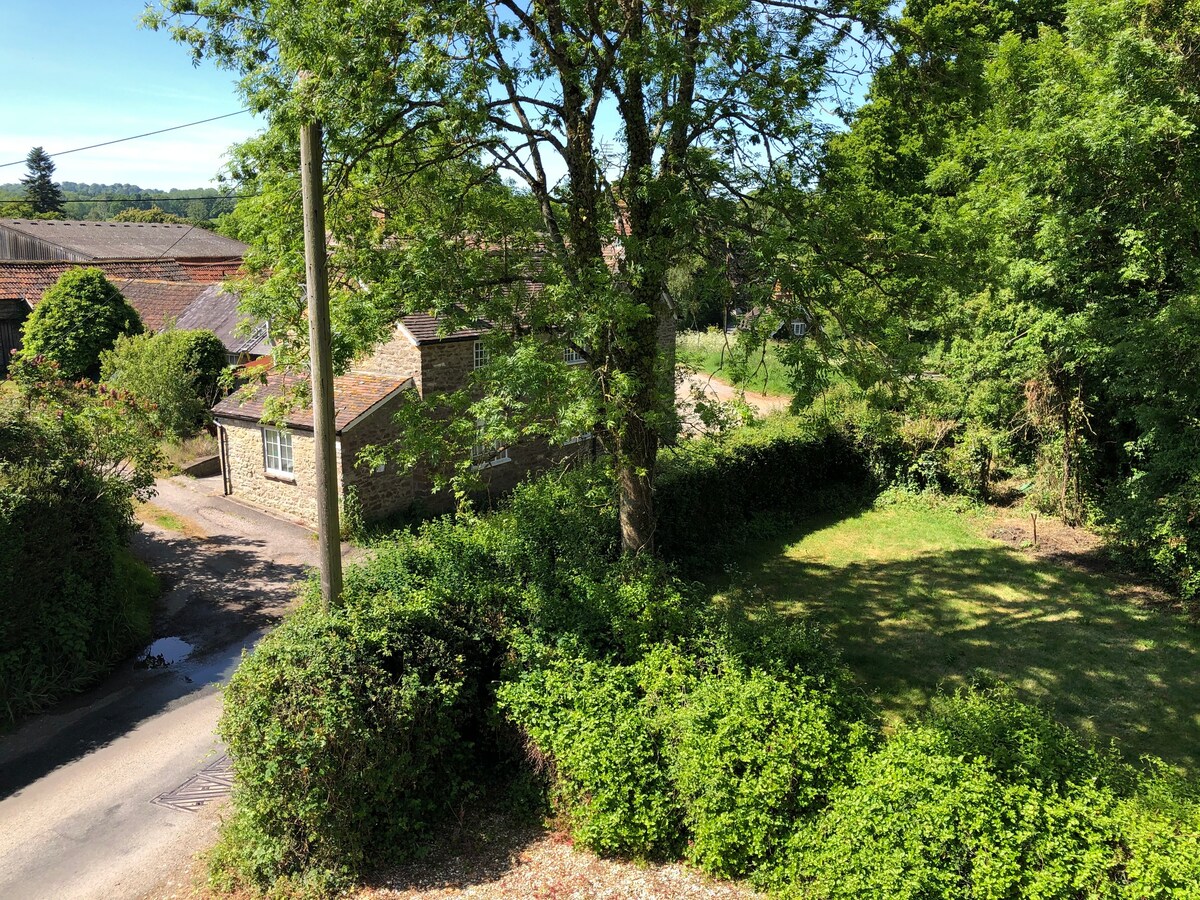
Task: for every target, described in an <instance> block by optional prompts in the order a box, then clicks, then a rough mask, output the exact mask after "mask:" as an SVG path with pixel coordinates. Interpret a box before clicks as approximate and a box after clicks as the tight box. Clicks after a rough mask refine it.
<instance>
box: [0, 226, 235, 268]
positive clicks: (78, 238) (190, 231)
mask: <svg viewBox="0 0 1200 900" xmlns="http://www.w3.org/2000/svg"><path fill="white" fill-rule="evenodd" d="M0 228H8V229H11V230H12V231H15V232H17V233H18V234H24V235H27V236H29V237H32V238H36V239H37V240H39V241H44V242H45V243H47V244H51V245H53V246H55V247H59V248H63V249H65V250H67V251H70V252H71V253H76V254H79V255H82V256H84V257H88V258H91V259H129V258H132V257H157V256H171V257H174V258H176V259H182V258H192V259H197V258H198V259H228V258H229V257H235V256H237V257H240V256H242V255H244V254H245V252H246V250H247V249H249V248H248V247H247V245H246V244H243V243H242V242H241V241H235V240H234V239H233V238H227V237H225V236H224V235H220V234H215V233H213V232H211V231H206V230H205V229H203V228H197V227H195V226H193V225H168V224H165V223H159V222H92V221H84V220H80V219H0Z"/></svg>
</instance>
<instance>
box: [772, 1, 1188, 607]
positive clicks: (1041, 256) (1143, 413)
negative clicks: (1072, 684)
mask: <svg viewBox="0 0 1200 900" xmlns="http://www.w3.org/2000/svg"><path fill="white" fill-rule="evenodd" d="M896 42H897V52H896V53H895V54H894V55H893V56H892V57H891V59H890V60H889V61H888V62H887V63H886V64H885V65H884V66H883V67H882V68H881V69H880V70H879V71H878V72H877V73H876V74H875V76H874V78H873V80H872V83H871V88H870V93H869V95H868V98H867V103H866V104H865V105H864V106H863V107H862V108H861V109H860V110H859V111H858V112H857V113H856V114H855V115H854V117H853V119H852V121H851V127H850V130H849V132H847V133H845V134H842V135H838V136H836V137H835V138H833V139H832V140H831V141H830V142H829V144H828V147H827V154H826V163H827V165H826V169H825V171H824V173H823V175H822V178H821V182H820V184H819V186H818V189H817V190H816V191H814V192H813V193H812V194H811V196H806V197H802V198H782V199H781V202H785V203H791V204H801V203H806V204H808V205H809V206H810V207H811V209H812V214H813V216H814V218H815V219H816V220H818V221H822V222H824V223H825V230H824V233H823V236H821V240H822V241H824V242H825V243H823V244H821V245H820V247H818V245H817V244H816V242H815V239H814V238H813V237H812V235H807V236H802V238H801V239H800V240H798V241H797V248H798V249H794V250H793V253H794V254H796V255H797V257H798V259H799V260H801V261H805V262H806V263H807V267H806V268H805V269H804V270H803V271H802V272H801V275H800V276H799V277H797V278H793V277H791V276H790V275H789V277H788V278H786V279H784V280H783V284H784V286H785V287H789V288H792V289H793V290H794V291H795V297H796V298H797V302H805V303H808V302H809V300H808V297H809V296H810V295H812V293H813V291H814V290H817V291H818V292H819V295H820V296H822V297H828V298H829V300H828V303H829V305H830V306H831V307H832V308H833V309H834V310H835V311H836V312H837V313H838V316H837V317H836V319H835V321H836V322H837V324H838V326H839V327H840V328H841V329H842V330H841V332H840V334H842V335H843V336H851V335H853V336H856V337H857V338H858V339H859V340H860V342H862V343H863V344H864V345H866V346H868V349H871V350H872V352H871V353H867V354H865V355H864V354H852V353H850V352H849V349H848V348H846V347H832V348H831V347H826V348H825V349H826V351H827V352H826V359H827V362H828V363H829V364H830V365H833V366H835V367H836V366H842V367H843V368H844V369H845V370H846V371H847V373H849V374H852V375H853V376H854V378H855V380H856V381H857V383H859V384H860V385H864V386H868V387H869V388H870V390H869V391H868V396H869V397H870V399H871V400H872V401H873V402H874V403H876V404H877V405H878V406H880V407H882V408H884V410H886V411H892V412H893V413H895V415H896V416H897V418H898V419H899V420H900V421H899V422H898V423H897V424H896V425H895V426H893V427H892V428H891V433H892V434H893V435H895V434H901V433H902V432H903V431H905V430H909V431H920V430H922V429H924V430H925V432H926V433H927V434H928V435H930V436H933V437H934V440H920V441H916V442H913V443H915V444H916V445H917V446H915V447H912V448H908V449H912V450H913V451H914V452H913V453H911V454H910V455H908V456H907V458H906V459H904V458H899V459H897V461H896V465H894V468H895V469H897V470H899V474H901V475H902V476H907V475H908V474H909V472H910V471H911V472H912V473H914V474H916V475H917V478H918V480H919V479H921V478H923V479H924V480H926V481H930V482H937V481H940V482H942V483H943V486H947V485H948V484H949V483H951V482H952V483H953V485H952V486H956V487H957V486H961V487H967V488H968V489H969V490H970V491H971V492H972V493H974V494H977V495H983V496H986V494H987V493H988V490H989V487H990V482H991V480H992V479H993V478H994V476H995V475H996V474H998V473H1000V472H1003V471H1008V472H1012V473H1015V474H1017V476H1018V477H1019V478H1020V481H1021V482H1024V483H1027V484H1028V493H1029V496H1030V499H1031V501H1032V502H1033V503H1034V504H1036V505H1037V506H1038V507H1040V508H1041V509H1043V510H1046V511H1051V512H1056V513H1058V514H1060V515H1061V516H1063V517H1064V518H1065V519H1067V520H1068V521H1081V520H1084V519H1091V520H1092V521H1094V522H1096V523H1098V524H1102V525H1105V526H1107V527H1109V529H1110V530H1111V533H1112V535H1113V537H1114V538H1115V541H1116V543H1117V544H1118V545H1119V546H1122V547H1124V548H1125V549H1126V550H1128V552H1129V555H1130V558H1131V559H1134V560H1136V561H1139V562H1141V563H1143V564H1148V565H1150V566H1153V567H1154V568H1155V569H1156V570H1157V571H1158V572H1159V573H1161V574H1162V575H1163V576H1164V577H1165V578H1166V579H1168V580H1169V581H1170V582H1172V583H1173V585H1174V586H1175V587H1176V588H1177V589H1179V590H1180V591H1181V592H1182V593H1183V595H1184V596H1185V597H1191V596H1193V595H1194V594H1195V592H1196V590H1197V581H1196V578H1197V575H1196V572H1197V571H1200V563H1198V560H1200V557H1198V556H1197V554H1196V551H1195V550H1194V548H1193V545H1194V544H1195V543H1196V538H1195V536H1194V523H1195V522H1196V521H1197V519H1196V516H1195V515H1194V512H1195V509H1196V503H1197V499H1196V497H1197V493H1196V483H1197V478H1198V472H1197V468H1196V460H1197V459H1200V455H1198V454H1197V453H1196V433H1195V428H1194V424H1193V423H1194V420H1195V417H1196V410H1195V408H1194V406H1195V402H1196V397H1197V396H1200V382H1198V381H1197V380H1196V372H1195V365H1194V356H1195V354H1194V353H1193V352H1192V348H1193V347H1194V345H1195V342H1196V339H1197V337H1198V336H1200V332H1198V331H1197V328H1196V321H1197V320H1196V315H1195V307H1196V302H1197V296H1198V293H1197V292H1198V283H1197V277H1198V273H1200V267H1198V266H1197V258H1198V254H1200V232H1198V226H1197V222H1198V221H1200V193H1198V192H1197V190H1196V187H1195V186H1196V184H1197V183H1200V129H1198V126H1200V93H1198V92H1197V90H1196V85H1197V83H1198V79H1197V70H1196V63H1195V60H1196V55H1197V50H1196V48H1197V47H1198V46H1200V14H1198V12H1197V7H1196V4H1195V3H1194V2H1184V3H1174V4H1162V3H1158V2H1151V0H1063V2H1058V0H1054V2H1039V3H1029V4H1026V3H1021V4H1016V3H1008V2H985V0H979V2H959V0H953V2H939V0H931V2H922V3H910V4H908V5H907V6H906V7H905V10H904V14H903V16H902V18H901V20H900V22H899V23H898V27H897V29H896ZM828 247H834V248H835V249H836V250H837V252H835V253H824V254H821V253H820V252H819V251H820V249H828ZM785 258H787V259H791V257H785ZM788 296H790V295H788ZM810 305H811V304H810ZM827 318H834V317H833V316H828V317H827ZM847 326H848V327H847ZM818 336H819V337H820V338H821V340H820V341H818V342H817V343H821V342H822V341H823V342H824V343H825V344H829V343H830V341H829V340H827V339H826V337H825V336H824V335H823V333H819V332H818ZM839 351H840V352H841V355H840V356H839ZM861 359H866V360H867V361H866V362H858V363H855V362H854V361H855V360H861ZM872 360H873V362H872ZM851 363H854V364H853V365H852V364H851ZM792 365H793V367H794V368H795V370H796V372H797V379H796V380H797V381H798V382H802V381H803V380H804V379H803V378H801V377H799V376H800V375H803V374H804V373H806V372H807V373H809V374H810V375H811V379H810V380H811V381H813V382H814V384H813V388H815V389H816V390H819V389H820V388H821V386H822V385H821V379H822V378H824V379H825V380H826V382H827V381H828V375H827V374H822V373H823V372H824V371H825V370H823V368H822V367H821V366H819V365H818V366H814V365H813V364H812V361H811V360H808V359H806V358H803V355H802V354H801V355H798V356H797V358H796V359H795V360H793V361H792ZM922 371H926V372H928V371H932V372H934V373H937V375H938V378H939V379H940V380H929V379H916V380H910V379H907V378H904V377H900V376H901V375H903V374H904V373H905V372H907V373H909V376H911V375H915V374H917V373H920V372H922ZM813 393H814V391H813V390H810V391H809V392H808V394H807V395H806V394H805V393H804V392H803V391H802V392H801V394H802V396H801V399H802V400H804V399H807V397H808V396H811V395H812V394H813ZM922 444H923V446H921V445H922ZM895 446H896V449H898V450H901V451H903V450H905V449H906V448H904V447H901V446H899V445H895ZM952 456H953V457H956V458H955V459H951V458H950V457H952ZM922 457H924V459H922ZM945 463H949V465H944V464H945ZM939 467H940V469H941V473H940V474H939V473H938V472H937V471H936V470H937V469H938V468H939ZM906 470H908V471H906ZM947 476H949V477H947Z"/></svg>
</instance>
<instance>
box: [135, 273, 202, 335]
mask: <svg viewBox="0 0 1200 900" xmlns="http://www.w3.org/2000/svg"><path fill="white" fill-rule="evenodd" d="M116 285H117V287H118V288H119V289H120V291H121V293H122V294H124V295H125V299H126V300H128V301H129V304H130V306H132V307H133V308H134V309H136V310H137V311H138V315H139V316H141V317H142V324H143V325H144V326H146V330H147V331H162V330H163V328H165V327H166V326H167V325H168V324H171V325H174V324H177V323H178V322H179V317H180V316H182V315H183V314H184V312H186V311H187V308H188V307H189V306H191V304H192V303H193V302H194V301H195V300H196V298H197V297H199V296H200V294H202V293H203V292H204V291H205V290H207V288H208V285H206V284H195V283H193V282H190V281H149V280H141V279H134V280H132V281H118V282H116Z"/></svg>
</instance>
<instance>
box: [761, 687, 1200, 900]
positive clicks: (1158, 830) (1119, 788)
mask: <svg viewBox="0 0 1200 900" xmlns="http://www.w3.org/2000/svg"><path fill="white" fill-rule="evenodd" d="M1193 791H1194V788H1188V787H1186V786H1184V785H1182V784H1181V783H1180V782H1179V781H1178V780H1177V779H1172V778H1170V777H1168V776H1167V775H1166V774H1165V773H1164V771H1163V768H1162V766H1161V764H1158V770H1157V771H1152V772H1151V773H1150V774H1149V777H1145V776H1143V777H1141V778H1140V779H1139V777H1138V776H1137V775H1136V773H1135V772H1134V771H1133V770H1132V769H1130V768H1129V767H1127V766H1125V765H1124V764H1122V763H1120V762H1119V761H1118V760H1117V759H1116V757H1115V754H1108V753H1101V752H1097V751H1096V750H1094V749H1092V748H1090V747H1089V746H1088V745H1086V744H1085V743H1083V742H1082V741H1080V739H1079V738H1077V737H1075V736H1074V735H1073V734H1072V733H1071V732H1070V731H1069V730H1067V729H1066V728H1063V727H1062V726H1060V725H1058V724H1056V723H1055V722H1054V721H1053V720H1051V719H1050V718H1049V717H1048V716H1047V715H1046V714H1045V713H1043V712H1042V711H1040V710H1037V709H1035V708H1032V707H1029V706H1026V705H1023V704H1021V703H1019V702H1018V701H1016V700H1015V699H1014V698H1013V695H1012V693H1011V691H1008V690H1006V689H1003V688H994V689H991V690H986V691H979V690H970V691H963V692H960V693H959V694H957V695H955V696H954V697H952V698H941V699H940V700H939V701H938V703H937V704H936V707H935V710H934V712H933V714H932V715H931V717H930V719H929V721H928V722H926V723H925V724H923V725H920V726H918V727H913V728H908V729H905V730H903V731H901V732H899V733H898V734H897V735H896V736H895V737H893V738H892V739H891V740H889V741H888V742H887V743H886V744H885V745H884V746H883V748H882V749H881V750H880V751H879V752H878V753H875V754H873V755H869V756H863V757H861V761H860V763H859V765H858V769H857V772H856V778H855V781H854V783H853V784H851V785H848V786H846V787H843V788H840V789H839V790H837V791H835V792H834V793H833V795H832V798H831V802H830V804H829V806H828V807H827V808H826V810H825V811H824V812H823V813H822V814H821V815H820V817H819V818H818V819H817V820H816V821H815V822H814V824H813V825H812V826H811V827H808V828H804V829H801V830H800V831H798V832H797V834H796V836H795V838H794V839H793V841H792V844H791V846H790V848H789V851H788V853H787V862H786V863H785V865H783V866H782V867H780V868H778V869H776V871H775V872H773V873H772V876H773V879H774V881H775V884H776V886H777V887H781V888H783V889H784V893H785V894H787V895H789V896H792V895H794V896H797V897H808V898H839V897H845V898H850V897H861V896H886V897H898V898H917V897H920V898H937V897H944V898H947V900H949V898H956V900H957V898H976V897H978V898H985V897H986V898H992V897H1047V898H1058V897H1062V898H1076V897H1094V898H1129V900H1134V898H1147V897H1192V898H1195V897H1197V896H1200V887H1198V886H1200V862H1198V861H1197V860H1200V855H1198V853H1197V851H1198V850H1200V805H1198V804H1197V802H1196V797H1195V795H1194V793H1193Z"/></svg>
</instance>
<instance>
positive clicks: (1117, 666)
mask: <svg viewBox="0 0 1200 900" xmlns="http://www.w3.org/2000/svg"><path fill="white" fill-rule="evenodd" d="M985 515H986V513H982V512H972V511H970V510H962V509H955V508H952V507H950V506H947V505H944V504H938V503H932V502H931V503H926V504H904V505H894V506H887V507H883V508H876V509H870V510H867V511H865V512H861V513H859V514H856V515H854V516H851V517H848V518H844V519H841V520H839V521H826V522H823V523H815V524H814V526H811V527H810V528H809V529H807V530H806V529H803V528H801V529H798V530H797V531H796V532H795V533H794V534H793V535H792V536H791V537H790V538H789V539H788V540H786V541H784V542H782V543H777V544H775V545H774V546H773V547H772V548H770V549H768V550H760V552H759V553H758V554H757V555H755V556H748V557H745V558H743V559H742V560H740V565H741V568H742V572H743V574H742V576H741V577H744V578H745V579H746V580H747V581H748V582H749V583H751V584H755V585H757V586H758V587H759V588H760V589H761V596H762V597H764V598H765V600H766V602H773V603H774V604H775V606H776V607H777V608H778V609H779V610H780V611H782V612H784V613H785V614H796V615H801V614H806V615H810V616H812V617H813V618H814V619H816V620H817V621H818V622H820V623H821V624H822V625H824V626H825V627H826V628H827V629H829V632H830V634H831V636H832V638H833V639H834V641H835V642H836V643H837V644H838V645H839V647H840V648H841V649H842V652H843V653H844V654H845V659H846V662H847V663H848V664H849V666H850V667H851V669H852V670H853V671H854V672H855V674H856V675H857V676H858V679H859V681H860V683H861V684H862V686H863V688H864V689H865V690H866V691H867V692H868V693H869V694H870V696H871V697H872V698H873V700H874V702H875V703H876V705H877V708H878V709H879V711H880V713H881V714H882V715H883V717H884V720H885V722H887V723H890V724H894V723H895V722H897V721H899V720H901V719H908V718H911V717H913V716H914V715H916V714H918V713H920V712H922V711H924V710H925V709H926V708H927V706H928V704H929V702H930V700H931V698H932V697H934V696H935V694H936V693H937V692H938V691H939V690H952V689H954V688H955V687H958V686H960V685H964V684H967V683H970V682H971V681H983V682H987V681H992V680H1003V681H1005V682H1007V683H1009V684H1010V685H1012V686H1013V687H1014V688H1016V689H1017V691H1018V692H1019V694H1020V695H1021V696H1022V697H1023V698H1024V699H1027V700H1032V701H1036V702H1038V703H1041V704H1044V705H1046V706H1047V707H1048V708H1049V709H1050V710H1051V711H1052V712H1053V713H1054V714H1055V715H1056V717H1057V718H1058V719H1060V720H1061V721H1063V722H1064V723H1066V724H1069V725H1071V726H1073V727H1075V728H1076V729H1078V730H1080V731H1081V732H1084V733H1086V734H1090V735H1092V736H1094V737H1096V738H1098V739H1101V740H1104V741H1107V740H1109V739H1116V740H1117V741H1118V742H1119V745H1120V747H1121V748H1122V750H1124V751H1125V752H1126V753H1127V754H1129V755H1130V756H1133V757H1136V756H1138V755H1140V754H1143V753H1151V754H1154V755H1158V756H1161V757H1163V758H1164V759H1167V760H1168V761H1170V762H1171V763H1173V764H1174V765H1176V766H1178V767H1180V768H1181V769H1183V770H1186V771H1188V772H1190V773H1192V774H1196V773H1200V717H1198V716H1197V714H1196V711H1197V710H1198V709H1200V632H1198V631H1197V629H1196V628H1195V627H1193V626H1191V625H1190V624H1189V623H1188V622H1187V620H1186V619H1183V618H1181V617H1177V616H1174V615H1171V614H1169V613H1166V612H1163V611H1161V610H1158V609H1152V608H1147V607H1145V606H1143V605H1140V604H1139V603H1137V602H1136V600H1134V599H1132V598H1131V597H1130V596H1128V594H1127V592H1125V591H1123V590H1122V588H1121V586H1120V585H1118V584H1116V583H1115V582H1113V581H1112V580H1111V579H1109V578H1107V577H1105V576H1103V575H1099V574H1092V573H1089V572H1084V571H1079V570H1076V569H1072V568H1069V567H1066V566H1063V565H1061V564H1057V563H1053V562H1048V561H1041V560H1037V559H1034V558H1032V557H1030V556H1027V555H1025V554H1023V553H1022V552H1020V551H1014V550H1011V549H1009V548H1008V547H1006V546H1004V545H1002V544H1000V543H998V542H996V541H992V540H990V539H988V538H986V537H983V536H982V531H983V527H984V521H985V519H984V516H985Z"/></svg>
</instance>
